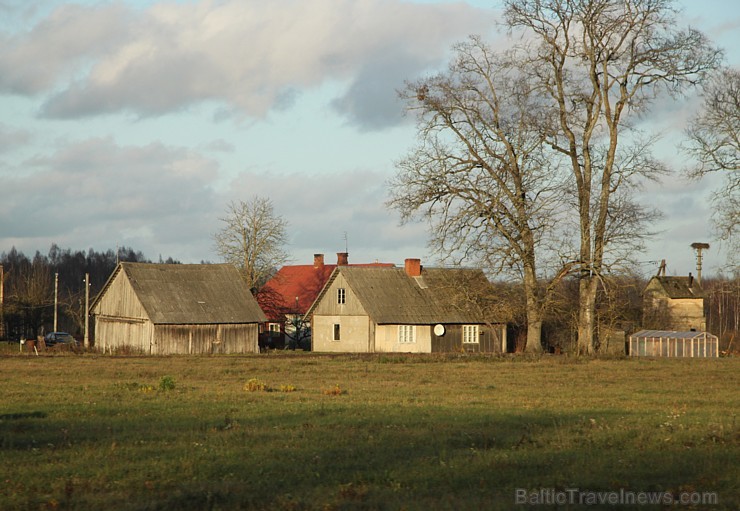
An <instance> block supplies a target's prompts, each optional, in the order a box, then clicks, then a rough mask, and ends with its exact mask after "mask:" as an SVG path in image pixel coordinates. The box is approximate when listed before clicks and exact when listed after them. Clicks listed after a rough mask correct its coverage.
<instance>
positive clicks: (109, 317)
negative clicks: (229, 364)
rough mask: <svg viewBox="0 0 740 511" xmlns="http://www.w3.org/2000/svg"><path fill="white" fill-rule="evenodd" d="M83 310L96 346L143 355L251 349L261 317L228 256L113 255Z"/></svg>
mask: <svg viewBox="0 0 740 511" xmlns="http://www.w3.org/2000/svg"><path fill="white" fill-rule="evenodd" d="M90 313H91V314H92V316H93V318H94V321H95V346H96V348H98V349H100V350H102V351H116V350H118V351H120V350H131V351H132V352H135V353H145V354H150V355H171V354H198V353H256V352H259V348H258V345H257V338H258V328H259V324H260V323H261V322H264V321H265V319H266V318H265V315H264V313H263V312H262V310H261V309H260V307H259V305H258V304H257V301H256V300H255V298H254V297H253V296H252V294H251V293H250V292H249V290H248V289H247V287H246V285H245V284H244V281H243V280H242V279H241V277H240V275H239V272H238V271H237V270H236V268H235V267H234V266H232V265H228V264H147V263H126V262H124V263H119V264H118V266H117V267H116V269H115V270H114V271H113V273H112V274H111V276H110V278H109V279H108V281H107V282H106V284H105V286H104V287H103V289H102V291H101V292H100V293H99V294H98V296H97V297H96V298H95V300H94V301H93V303H92V304H91V306H90Z"/></svg>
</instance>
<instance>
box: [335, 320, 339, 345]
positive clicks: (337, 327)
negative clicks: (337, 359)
mask: <svg viewBox="0 0 740 511" xmlns="http://www.w3.org/2000/svg"><path fill="white" fill-rule="evenodd" d="M334 340H335V341H338V340H339V325H338V324H336V323H335V324H334Z"/></svg>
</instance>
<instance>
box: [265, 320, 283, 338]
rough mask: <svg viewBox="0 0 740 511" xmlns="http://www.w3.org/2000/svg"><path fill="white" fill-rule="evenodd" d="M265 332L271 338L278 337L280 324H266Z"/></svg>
mask: <svg viewBox="0 0 740 511" xmlns="http://www.w3.org/2000/svg"><path fill="white" fill-rule="evenodd" d="M267 331H268V332H269V335H270V337H272V338H275V337H280V333H281V332H280V323H268V324H267Z"/></svg>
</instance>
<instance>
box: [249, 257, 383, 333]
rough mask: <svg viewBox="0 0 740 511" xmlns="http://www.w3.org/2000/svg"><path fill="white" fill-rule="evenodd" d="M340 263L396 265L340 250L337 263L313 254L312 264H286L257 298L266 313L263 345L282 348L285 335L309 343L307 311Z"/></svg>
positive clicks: (372, 265)
mask: <svg viewBox="0 0 740 511" xmlns="http://www.w3.org/2000/svg"><path fill="white" fill-rule="evenodd" d="M337 266H352V267H393V266H394V264H393V263H379V262H375V263H364V264H349V254H348V253H347V252H339V253H337V263H336V264H325V263H324V254H314V256H313V264H300V265H287V266H283V267H282V268H280V270H278V272H277V273H276V274H275V276H274V277H272V278H271V279H270V280H269V281H267V283H266V284H265V285H264V286H263V287H262V289H260V291H259V292H258V293H257V301H258V302H259V304H260V307H261V308H262V310H263V311H264V313H265V315H266V316H267V323H266V324H265V325H264V327H263V329H262V332H261V333H260V345H261V346H269V347H273V348H282V347H284V346H285V344H286V337H288V338H289V339H293V340H294V341H301V342H305V343H306V344H309V345H310V341H311V337H310V336H311V330H310V324H309V322H308V321H304V319H303V318H304V315H305V314H306V311H308V309H309V307H311V304H312V303H313V302H314V300H315V299H316V297H317V296H318V295H319V293H320V292H321V289H322V288H323V287H324V284H325V283H326V281H327V280H329V276H330V275H331V274H332V272H333V271H334V269H335V268H336V267H337ZM296 337H297V338H298V339H296Z"/></svg>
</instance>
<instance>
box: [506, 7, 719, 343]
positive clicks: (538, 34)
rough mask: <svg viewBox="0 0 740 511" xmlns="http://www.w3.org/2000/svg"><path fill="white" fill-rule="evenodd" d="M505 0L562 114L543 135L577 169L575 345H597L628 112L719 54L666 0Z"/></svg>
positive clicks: (628, 176)
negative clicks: (679, 18) (600, 296)
mask: <svg viewBox="0 0 740 511" xmlns="http://www.w3.org/2000/svg"><path fill="white" fill-rule="evenodd" d="M505 3H506V8H505V19H506V23H507V25H508V26H509V28H510V29H512V30H516V29H521V30H522V31H523V33H524V36H525V39H524V41H525V42H524V43H522V44H520V45H519V46H518V47H517V48H516V51H517V52H518V54H519V57H518V58H519V60H520V62H521V64H522V67H523V69H526V70H527V71H528V72H529V73H530V75H531V79H532V80H533V82H535V83H538V84H539V90H540V91H541V92H542V94H543V95H544V96H545V97H546V98H547V99H548V103H549V109H548V110H546V111H543V115H546V116H551V118H552V119H554V120H556V121H557V122H556V127H555V129H553V130H552V131H550V132H547V133H546V135H547V142H548V144H550V146H551V147H552V148H553V149H554V150H555V151H557V152H559V153H560V154H561V155H562V156H563V157H564V158H565V159H566V160H567V161H568V164H569V167H570V169H571V175H572V178H573V187H574V189H575V193H576V201H577V202H576V208H577V211H578V217H579V222H578V223H579V225H578V239H579V247H578V252H579V257H578V260H579V265H580V284H579V318H578V347H579V351H580V352H582V353H592V352H593V349H594V331H595V318H596V314H595V311H596V300H597V291H598V289H599V283H600V281H601V279H602V275H603V273H604V270H605V268H604V263H605V260H606V259H605V258H606V257H607V255H608V251H607V249H608V244H609V226H610V218H611V216H612V214H613V208H612V198H613V197H615V193H616V192H617V191H618V190H619V189H620V188H621V187H622V186H623V185H624V184H625V183H626V182H628V181H629V180H635V179H637V178H638V176H637V175H636V174H635V172H639V171H640V169H639V168H638V167H635V166H631V167H630V169H631V170H630V172H628V173H625V172H624V171H623V170H624V169H621V168H620V166H619V164H618V162H619V161H620V149H621V147H622V145H623V139H625V138H626V137H630V131H631V126H630V124H629V122H628V120H629V119H630V118H634V117H635V116H638V115H641V114H644V113H645V112H647V111H648V108H649V106H650V104H651V102H652V100H654V99H655V98H656V97H657V96H658V95H659V94H661V93H667V94H677V93H679V92H680V91H681V90H682V89H683V87H685V86H687V85H690V84H694V83H698V82H700V81H701V80H702V79H703V78H704V76H705V74H706V73H707V72H709V71H711V70H712V69H713V68H715V67H716V66H717V65H718V62H719V59H720V56H721V53H720V52H719V51H718V50H716V49H714V48H712V47H711V46H710V45H709V43H708V41H707V39H706V37H705V36H704V35H703V34H701V33H700V32H698V31H696V30H693V29H687V30H681V29H679V28H678V23H677V18H676V13H675V10H674V9H673V7H672V2H671V1H670V0H507V1H506V2H505ZM627 140H629V138H627ZM636 219H637V220H639V218H636ZM632 232H637V231H636V230H634V229H633V230H632Z"/></svg>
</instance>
